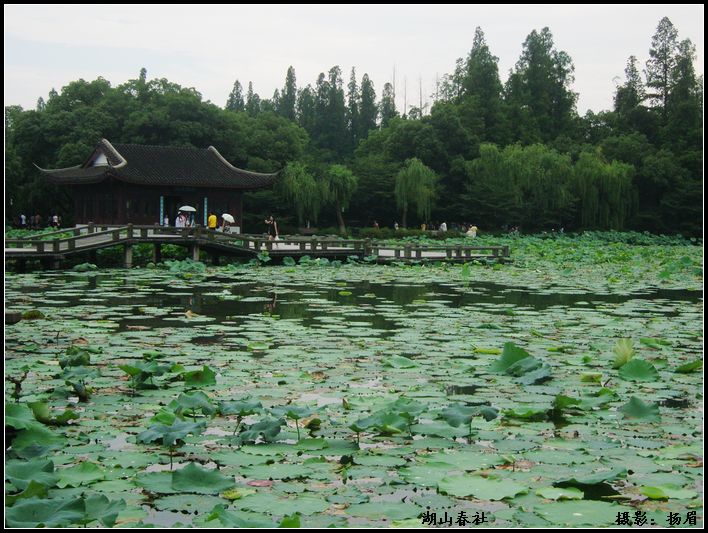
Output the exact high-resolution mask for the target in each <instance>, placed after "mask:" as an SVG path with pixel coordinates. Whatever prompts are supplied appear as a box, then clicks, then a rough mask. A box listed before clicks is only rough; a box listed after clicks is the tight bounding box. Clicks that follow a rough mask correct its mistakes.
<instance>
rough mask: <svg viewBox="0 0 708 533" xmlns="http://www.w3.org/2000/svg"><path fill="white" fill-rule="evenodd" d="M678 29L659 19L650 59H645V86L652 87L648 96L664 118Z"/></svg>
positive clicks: (676, 47)
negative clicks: (658, 107) (657, 106)
mask: <svg viewBox="0 0 708 533" xmlns="http://www.w3.org/2000/svg"><path fill="white" fill-rule="evenodd" d="M677 38H678V31H677V30H676V28H674V25H673V24H672V23H671V21H670V20H669V19H668V17H664V18H662V19H661V20H660V21H659V25H658V26H657V28H656V33H655V34H654V36H653V37H652V38H651V48H650V49H649V56H650V59H649V60H648V61H647V68H646V76H647V87H650V88H651V89H653V92H651V93H650V94H649V95H648V96H649V97H650V98H651V99H652V101H653V103H654V104H658V105H659V106H660V108H661V116H662V117H663V119H664V120H666V113H667V101H668V98H669V92H670V91H671V86H672V82H673V74H674V68H675V66H676V52H677V50H678V43H677Z"/></svg>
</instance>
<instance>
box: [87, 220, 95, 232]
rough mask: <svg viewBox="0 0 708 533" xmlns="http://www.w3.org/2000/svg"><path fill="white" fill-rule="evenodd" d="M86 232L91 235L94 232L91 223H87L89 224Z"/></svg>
mask: <svg viewBox="0 0 708 533" xmlns="http://www.w3.org/2000/svg"><path fill="white" fill-rule="evenodd" d="M87 231H88V233H93V232H94V231H95V229H94V227H93V222H89V223H88V229H87Z"/></svg>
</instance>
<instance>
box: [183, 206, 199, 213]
mask: <svg viewBox="0 0 708 533" xmlns="http://www.w3.org/2000/svg"><path fill="white" fill-rule="evenodd" d="M179 210H180V211H187V212H189V213H196V212H197V210H196V209H195V208H193V207H192V206H191V205H183V206H182V207H180V208H179Z"/></svg>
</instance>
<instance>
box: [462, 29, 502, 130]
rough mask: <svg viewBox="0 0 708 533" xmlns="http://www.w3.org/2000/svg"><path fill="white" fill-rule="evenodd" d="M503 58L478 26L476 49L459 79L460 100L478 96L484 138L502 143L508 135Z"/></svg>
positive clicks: (473, 47)
mask: <svg viewBox="0 0 708 533" xmlns="http://www.w3.org/2000/svg"><path fill="white" fill-rule="evenodd" d="M498 63H499V58H498V57H496V56H494V55H492V53H491V51H490V50H489V46H487V42H486V40H485V38H484V32H483V31H482V29H481V28H480V27H477V28H476V29H475V34H474V40H473V42H472V50H470V53H469V55H468V56H467V61H466V62H465V65H464V70H463V73H462V76H461V79H460V80H459V83H460V85H461V87H460V88H461V96H460V99H467V98H472V99H475V105H476V106H477V108H478V110H479V113H480V114H481V115H482V118H483V121H484V122H483V132H481V137H482V139H484V140H487V141H491V142H495V143H501V142H502V141H503V137H504V129H505V128H504V117H503V113H502V99H501V94H502V84H501V81H500V79H499V67H498Z"/></svg>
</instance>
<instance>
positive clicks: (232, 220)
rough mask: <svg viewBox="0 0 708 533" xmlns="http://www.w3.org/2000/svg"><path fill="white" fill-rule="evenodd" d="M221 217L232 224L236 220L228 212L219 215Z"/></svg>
mask: <svg viewBox="0 0 708 533" xmlns="http://www.w3.org/2000/svg"><path fill="white" fill-rule="evenodd" d="M221 218H223V219H224V220H225V221H226V222H231V223H232V224H233V223H234V222H236V221H235V220H234V217H232V216H231V215H229V214H228V213H224V214H223V215H221Z"/></svg>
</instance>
